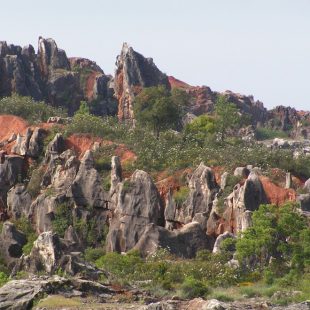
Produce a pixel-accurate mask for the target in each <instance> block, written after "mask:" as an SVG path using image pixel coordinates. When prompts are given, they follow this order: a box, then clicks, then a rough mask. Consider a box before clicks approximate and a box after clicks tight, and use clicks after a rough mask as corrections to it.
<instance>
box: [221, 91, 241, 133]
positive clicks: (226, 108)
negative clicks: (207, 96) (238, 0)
mask: <svg viewBox="0 0 310 310" xmlns="http://www.w3.org/2000/svg"><path fill="white" fill-rule="evenodd" d="M215 116H216V127H217V131H218V132H219V133H220V134H221V139H224V137H225V136H226V135H227V133H228V131H229V130H231V129H235V128H238V127H240V126H241V123H242V119H241V115H240V113H239V111H238V109H237V107H236V105H235V104H234V103H230V102H229V101H228V100H227V97H226V96H225V95H219V96H218V97H217V99H216V103H215Z"/></svg>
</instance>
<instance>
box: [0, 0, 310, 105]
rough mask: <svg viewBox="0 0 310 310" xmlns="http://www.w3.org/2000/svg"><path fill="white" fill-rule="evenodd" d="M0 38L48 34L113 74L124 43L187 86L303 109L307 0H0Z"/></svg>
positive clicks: (27, 39) (308, 51)
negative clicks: (225, 91)
mask: <svg viewBox="0 0 310 310" xmlns="http://www.w3.org/2000/svg"><path fill="white" fill-rule="evenodd" d="M0 7H1V17H0V40H6V41H7V42H8V43H14V44H18V45H26V44H29V43H31V44H32V45H33V46H34V47H35V49H37V40H38V37H39V36H43V37H46V38H47V37H52V38H54V39H55V40H56V42H57V44H58V47H60V48H62V49H64V50H66V52H67V55H68V56H69V57H72V56H81V57H86V58H89V59H92V60H95V61H96V62H97V63H98V64H99V65H100V66H101V67H102V68H103V70H104V71H105V73H110V74H112V73H114V64H115V58H116V56H117V55H118V54H119V52H120V49H121V46H122V43H123V42H124V41H125V42H128V43H129V44H130V45H131V46H132V47H133V48H134V49H135V50H136V51H138V52H140V53H142V54H143V55H144V56H147V57H152V58H153V59H154V62H155V63H156V65H157V66H158V67H159V68H160V69H161V70H162V71H163V72H165V73H167V74H168V75H173V76H175V77H176V78H179V79H181V80H183V81H185V82H187V83H189V84H192V85H208V86H210V87H211V88H212V89H213V90H217V91H223V90H226V89H229V90H232V91H234V92H239V93H243V94H247V95H250V94H252V95H254V97H255V99H259V100H261V101H263V102H264V104H265V106H266V107H268V108H271V107H274V106H276V105H280V104H282V105H290V106H294V107H296V108H298V109H308V110H310V96H309V90H310V78H309V74H310V0H191V1H186V0H108V1H106V0H102V1H100V0H88V1H82V0H74V1H73V0H53V1H46V0H28V1H24V0H15V1H12V0H11V1H4V0H2V1H1V6H0Z"/></svg>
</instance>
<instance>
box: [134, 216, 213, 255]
mask: <svg viewBox="0 0 310 310" xmlns="http://www.w3.org/2000/svg"><path fill="white" fill-rule="evenodd" d="M159 248H164V249H167V250H168V251H169V252H171V253H172V254H175V255H177V256H179V257H184V258H193V257H195V256H196V253H197V251H199V250H205V249H211V248H212V239H210V238H208V237H207V235H206V233H205V232H204V231H203V230H202V228H201V226H200V224H199V223H197V222H193V223H189V224H187V225H184V227H182V228H181V229H176V230H173V231H169V230H167V229H165V228H163V227H160V226H156V225H154V224H149V225H147V227H146V229H145V231H144V233H143V235H142V236H141V238H140V240H139V242H138V243H137V244H136V246H135V247H134V249H137V250H139V252H140V253H141V254H142V255H143V256H149V255H152V254H154V253H155V252H156V251H157V250H158V249H159Z"/></svg>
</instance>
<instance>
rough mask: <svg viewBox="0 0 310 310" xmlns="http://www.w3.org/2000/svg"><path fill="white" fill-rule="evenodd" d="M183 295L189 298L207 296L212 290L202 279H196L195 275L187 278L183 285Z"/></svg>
mask: <svg viewBox="0 0 310 310" xmlns="http://www.w3.org/2000/svg"><path fill="white" fill-rule="evenodd" d="M181 292H182V296H183V297H184V298H187V299H192V298H196V297H204V296H206V295H207V294H208V293H209V292H210V290H209V288H208V286H207V285H206V284H205V283H203V282H202V281H199V280H196V279H195V278H193V277H187V278H185V280H184V282H183V283H182V286H181Z"/></svg>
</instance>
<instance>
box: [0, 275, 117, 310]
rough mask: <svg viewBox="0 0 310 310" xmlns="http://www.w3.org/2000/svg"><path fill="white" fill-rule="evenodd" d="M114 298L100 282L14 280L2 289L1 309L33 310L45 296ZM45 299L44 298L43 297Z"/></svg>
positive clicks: (52, 279) (38, 278)
mask: <svg viewBox="0 0 310 310" xmlns="http://www.w3.org/2000/svg"><path fill="white" fill-rule="evenodd" d="M58 294H60V295H63V296H75V295H77V296H81V295H83V296H84V295H93V296H96V297H97V298H100V295H101V296H103V295H104V296H107V297H113V295H115V294H116V292H115V291H114V290H113V289H111V288H109V287H107V286H105V285H102V284H100V283H98V282H93V281H90V280H85V279H79V278H70V279H68V278H62V277H59V276H52V277H46V276H43V277H38V276H32V277H31V278H29V279H21V280H12V281H10V282H8V283H7V284H5V285H4V286H2V287H1V288H0V309H1V310H4V309H13V310H24V309H31V308H32V307H33V304H34V301H35V300H39V299H42V297H43V296H45V295H58ZM43 298H44V297H43Z"/></svg>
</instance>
